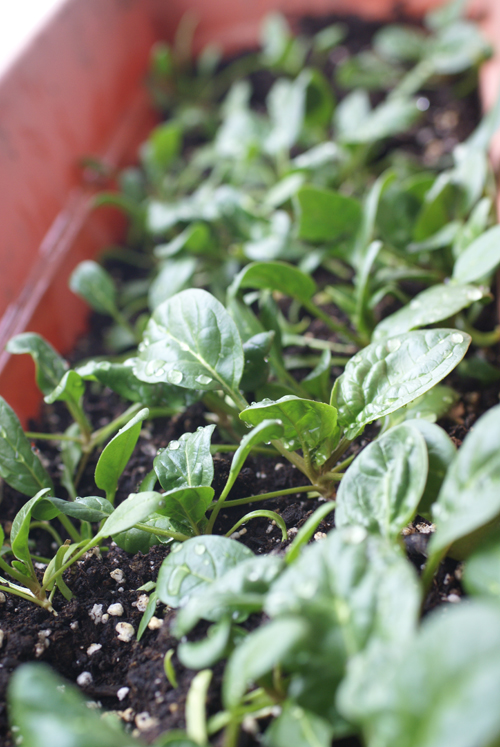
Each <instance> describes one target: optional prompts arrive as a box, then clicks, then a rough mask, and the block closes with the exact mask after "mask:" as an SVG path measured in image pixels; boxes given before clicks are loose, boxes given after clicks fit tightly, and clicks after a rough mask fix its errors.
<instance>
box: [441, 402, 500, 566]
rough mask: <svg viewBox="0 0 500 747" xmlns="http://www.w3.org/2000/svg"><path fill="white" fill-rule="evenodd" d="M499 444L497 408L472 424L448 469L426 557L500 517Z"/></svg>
mask: <svg viewBox="0 0 500 747" xmlns="http://www.w3.org/2000/svg"><path fill="white" fill-rule="evenodd" d="M499 443H500V405H496V407H493V408H491V409H490V410H488V412H487V413H486V414H485V415H483V416H482V417H481V418H480V419H479V420H478V421H477V422H476V423H475V424H474V428H473V429H472V430H471V431H469V433H468V434H467V436H466V438H465V440H464V442H463V444H462V446H461V447H460V449H459V450H458V453H457V455H456V457H455V460H454V461H453V463H452V464H451V466H450V468H449V469H448V473H447V475H446V479H445V481H444V483H443V487H442V488H441V491H440V493H439V497H438V499H437V502H436V503H435V504H434V507H433V512H432V513H433V518H434V522H435V524H436V532H435V534H434V535H433V537H432V539H431V542H430V545H429V553H438V552H441V551H442V550H444V549H445V548H447V547H448V546H449V545H451V544H452V543H454V542H456V541H457V540H462V539H464V538H467V536H468V535H471V534H472V533H473V532H474V531H475V530H478V529H480V528H482V527H484V526H487V525H489V524H490V522H492V521H493V520H495V519H496V518H497V517H498V515H499V514H500V450H499V448H498V444H499ZM470 549H471V548H469V547H467V551H468V550H470Z"/></svg>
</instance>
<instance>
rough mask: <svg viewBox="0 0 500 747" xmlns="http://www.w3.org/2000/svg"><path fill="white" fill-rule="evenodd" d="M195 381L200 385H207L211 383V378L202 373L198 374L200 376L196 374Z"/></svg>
mask: <svg viewBox="0 0 500 747" xmlns="http://www.w3.org/2000/svg"><path fill="white" fill-rule="evenodd" d="M195 381H196V383H197V384H199V385H200V386H208V385H209V384H211V383H212V379H211V378H210V376H205V375H204V374H200V376H197V377H196V379H195Z"/></svg>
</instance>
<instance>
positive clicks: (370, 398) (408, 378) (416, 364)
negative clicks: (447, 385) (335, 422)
mask: <svg viewBox="0 0 500 747" xmlns="http://www.w3.org/2000/svg"><path fill="white" fill-rule="evenodd" d="M469 344H470V337H469V335H467V334H466V333H464V332H456V331H455V330H451V329H430V330H424V331H415V332H407V333H406V334H404V335H400V336H398V337H391V338H389V339H388V340H387V341H384V342H381V343H372V344H371V345H368V347H366V348H364V349H363V350H361V351H360V352H359V353H357V354H356V355H355V356H354V357H353V358H351V360H350V361H349V362H348V363H347V365H346V367H345V371H344V373H343V374H342V375H341V376H339V378H338V379H337V381H336V382H335V386H334V388H333V391H332V398H331V402H332V405H334V406H335V407H337V409H338V413H339V423H340V425H341V426H343V427H344V428H345V429H346V435H347V437H348V438H350V439H352V438H354V437H355V436H356V434H358V433H359V432H360V431H361V430H362V429H363V427H364V426H365V425H366V424H367V423H371V422H372V421H373V420H376V419H377V418H380V417H382V416H384V415H389V413H391V412H394V410H397V409H399V408H400V407H403V406H404V405H407V404H408V403H409V402H411V401H412V400H414V399H416V398H417V397H420V396H421V395H422V394H424V393H425V392H426V391H428V390H429V389H430V388H431V387H432V386H434V384H437V383H438V382H439V381H441V379H443V378H444V377H445V376H447V374H449V373H450V371H452V370H453V369H454V368H455V366H456V365H458V363H459V362H460V361H461V360H462V358H463V357H464V355H465V353H466V351H467V348H468V347H469Z"/></svg>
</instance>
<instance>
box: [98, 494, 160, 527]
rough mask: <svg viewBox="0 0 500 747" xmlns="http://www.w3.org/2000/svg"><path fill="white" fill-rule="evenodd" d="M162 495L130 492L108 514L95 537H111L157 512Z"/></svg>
mask: <svg viewBox="0 0 500 747" xmlns="http://www.w3.org/2000/svg"><path fill="white" fill-rule="evenodd" d="M164 505H165V503H164V497H163V495H162V494H161V493H155V492H153V491H151V492H148V493H146V492H144V493H131V494H130V495H129V497H128V498H126V499H125V500H124V501H123V502H122V503H120V505H119V506H117V507H116V508H115V510H114V511H113V513H112V514H111V515H110V516H108V518H107V519H106V521H105V522H104V524H103V526H102V527H101V529H100V531H99V532H98V534H97V535H96V537H97V536H98V537H102V538H106V537H111V535H113V534H119V533H120V532H125V531H126V530H127V529H130V528H131V527H133V526H134V524H138V523H139V522H141V521H144V519H147V518H149V517H150V516H151V514H153V513H156V512H158V511H159V510H160V509H161V508H162V507H163V506H164Z"/></svg>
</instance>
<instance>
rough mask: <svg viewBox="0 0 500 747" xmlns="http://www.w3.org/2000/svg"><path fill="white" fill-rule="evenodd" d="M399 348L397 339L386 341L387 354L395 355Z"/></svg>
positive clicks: (399, 341)
mask: <svg viewBox="0 0 500 747" xmlns="http://www.w3.org/2000/svg"><path fill="white" fill-rule="evenodd" d="M400 347H401V340H398V338H397V337H393V338H392V340H387V350H388V351H389V353H395V352H396V350H399V348H400Z"/></svg>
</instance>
